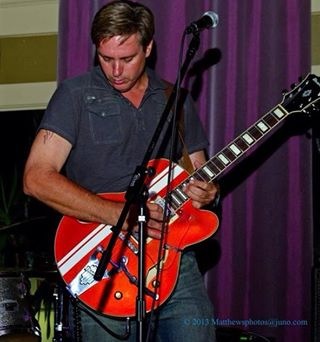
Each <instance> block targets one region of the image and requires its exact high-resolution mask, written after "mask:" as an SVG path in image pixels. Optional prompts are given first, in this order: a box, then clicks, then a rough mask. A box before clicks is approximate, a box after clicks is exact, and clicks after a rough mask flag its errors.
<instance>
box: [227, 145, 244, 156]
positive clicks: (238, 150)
mask: <svg viewBox="0 0 320 342" xmlns="http://www.w3.org/2000/svg"><path fill="white" fill-rule="evenodd" d="M229 148H230V150H231V151H232V152H233V153H234V154H235V155H236V156H239V155H240V154H241V153H242V151H241V150H240V149H239V148H238V147H237V145H236V144H230V146H229Z"/></svg>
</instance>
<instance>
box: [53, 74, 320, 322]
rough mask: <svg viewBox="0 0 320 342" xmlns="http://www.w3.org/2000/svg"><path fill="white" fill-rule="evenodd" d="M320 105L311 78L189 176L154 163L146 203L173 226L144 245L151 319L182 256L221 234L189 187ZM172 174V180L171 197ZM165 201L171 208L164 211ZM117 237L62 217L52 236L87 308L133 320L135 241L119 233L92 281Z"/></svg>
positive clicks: (317, 82) (119, 197)
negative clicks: (157, 207) (98, 272)
mask: <svg viewBox="0 0 320 342" xmlns="http://www.w3.org/2000/svg"><path fill="white" fill-rule="evenodd" d="M319 102H320V77H317V76H315V75H312V74H309V75H308V76H307V77H306V78H305V79H304V80H303V81H302V82H301V83H300V84H298V85H297V86H296V87H295V88H294V89H293V90H292V91H290V92H288V93H286V94H285V95H284V96H283V99H282V102H281V103H280V104H278V105H277V106H276V107H274V108H273V109H272V110H271V111H270V112H268V113H267V114H265V115H264V116H263V117H262V118H260V119H259V120H258V121H257V122H256V123H255V124H253V125H252V126H251V127H249V128H248V129H247V130H246V131H244V132H243V133H242V134H240V135H239V136H238V137H237V138H236V139H235V140H233V141H232V142H231V143H230V144H228V145H227V146H226V147H225V148H224V149H222V150H221V151H220V152H218V153H217V154H216V155H215V156H213V157H212V158H211V159H209V160H208V161H207V162H206V163H205V164H204V165H203V166H202V167H201V168H200V169H197V170H196V171H195V172H193V173H192V174H189V173H187V172H186V171H185V170H184V169H183V168H182V167H180V166H179V165H177V164H174V165H173V166H172V168H170V169H169V162H168V161H167V160H166V159H156V160H152V161H150V162H149V165H148V166H150V167H153V168H154V170H155V175H154V176H152V177H149V178H147V180H146V182H145V183H146V185H147V187H148V190H149V195H150V196H149V200H151V201H155V202H156V203H158V204H159V205H160V206H162V207H163V208H164V207H165V208H166V209H167V210H168V211H169V224H168V227H167V229H166V232H165V233H164V239H163V244H161V246H160V245H159V244H160V241H159V240H156V239H152V238H147V241H146V244H145V253H146V255H145V292H144V293H145V303H146V311H147V312H149V311H150V310H151V309H152V308H153V307H155V308H157V307H159V306H160V305H161V304H163V303H164V302H165V301H166V300H167V299H168V297H169V296H170V294H171V293H172V291H173V290H174V287H175V284H176V281H177V277H178V272H179V267H180V258H181V252H182V250H184V249H185V248H186V247H188V246H190V245H193V244H197V243H199V242H201V241H203V240H205V239H207V238H209V237H210V236H211V235H213V234H214V233H215V232H216V230H217V228H218V223H219V221H218V218H217V216H216V215H215V214H214V213H212V212H210V211H206V210H199V209H195V208H194V207H193V206H192V204H191V200H190V199H189V198H188V196H187V195H186V194H185V193H184V185H185V184H187V183H188V182H189V181H190V179H192V178H196V179H201V180H205V181H207V182H212V181H214V180H215V179H216V178H217V177H218V176H219V175H220V174H221V173H222V172H224V171H225V170H226V169H227V168H228V167H229V166H230V165H232V164H233V163H234V162H235V161H236V160H238V158H240V157H241V156H243V155H244V154H245V153H246V152H247V151H248V150H249V149H250V148H251V147H252V146H254V145H255V143H256V142H258V141H260V140H261V139H262V138H263V137H265V136H266V135H267V134H269V133H270V132H271V131H272V130H273V129H274V128H276V127H277V126H278V125H279V124H280V123H281V122H282V121H283V120H284V119H285V118H286V117H287V116H288V115H290V114H293V113H297V112H299V113H308V114H310V112H312V111H316V110H318V108H317V105H319ZM168 170H170V171H168ZM169 172H170V173H171V176H170V182H169V184H170V190H169V191H168V190H167V189H168V188H167V181H168V177H169ZM124 195H125V194H124V193H109V194H101V195H100V196H102V197H103V198H106V199H110V200H114V201H119V202H123V201H124ZM165 202H167V203H168V206H165V205H164V203H165ZM112 234H113V231H112V226H110V225H106V224H99V223H94V222H82V221H79V220H77V219H76V218H73V217H68V216H64V217H63V218H62V219H61V221H60V224H59V226H58V229H57V233H56V237H55V246H54V247H55V248H54V249H55V260H56V263H57V267H58V270H59V272H60V274H61V276H62V278H63V280H64V282H65V283H66V286H67V288H68V290H69V291H70V293H71V294H72V295H73V296H75V297H77V298H78V299H79V300H80V301H81V302H82V303H84V304H85V305H86V306H88V307H90V308H91V309H93V310H96V311H98V312H100V313H103V314H105V315H109V316H113V317H131V316H134V315H135V313H136V310H135V306H136V296H137V289H138V288H137V284H138V247H139V245H138V240H137V239H136V237H135V236H134V235H133V234H129V233H128V232H125V231H121V232H120V234H119V236H118V237H117V242H116V244H115V246H114V249H113V253H112V255H111V259H110V261H109V264H108V265H107V267H106V270H105V272H104V274H103V277H102V279H101V281H95V280H94V278H93V276H94V274H95V271H96V269H97V266H98V264H99V260H100V257H101V253H102V251H103V250H104V249H105V248H106V247H107V246H108V243H109V241H110V239H111V236H112ZM159 247H160V251H161V253H160V256H161V257H160V258H158V254H159ZM158 269H159V272H157V270H158ZM157 273H158V276H157Z"/></svg>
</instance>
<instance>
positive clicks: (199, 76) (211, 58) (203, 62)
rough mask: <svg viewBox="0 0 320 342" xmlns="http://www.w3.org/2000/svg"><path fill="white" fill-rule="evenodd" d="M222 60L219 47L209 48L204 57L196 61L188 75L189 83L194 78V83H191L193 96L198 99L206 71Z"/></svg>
mask: <svg viewBox="0 0 320 342" xmlns="http://www.w3.org/2000/svg"><path fill="white" fill-rule="evenodd" d="M220 60H221V51H220V50H219V49H216V48H214V49H208V50H207V51H206V52H205V53H204V55H203V57H202V58H200V59H199V60H197V61H195V62H194V63H193V64H192V65H191V67H190V69H189V71H188V73H187V76H186V81H187V83H188V84H189V83H191V79H192V78H194V80H193V82H192V84H190V89H189V90H190V93H191V96H192V98H193V99H194V100H195V101H196V100H197V99H198V98H199V96H200V94H201V91H202V89H203V75H204V73H205V72H208V70H209V69H210V68H211V67H213V66H214V65H216V64H218V63H219V61H220Z"/></svg>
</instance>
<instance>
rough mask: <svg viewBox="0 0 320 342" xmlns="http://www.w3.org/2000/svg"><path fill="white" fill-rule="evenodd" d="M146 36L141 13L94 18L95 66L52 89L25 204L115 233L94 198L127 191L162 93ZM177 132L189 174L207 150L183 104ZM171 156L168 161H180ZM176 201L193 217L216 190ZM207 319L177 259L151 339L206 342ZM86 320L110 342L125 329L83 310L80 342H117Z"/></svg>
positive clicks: (194, 183)
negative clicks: (188, 204) (185, 202)
mask: <svg viewBox="0 0 320 342" xmlns="http://www.w3.org/2000/svg"><path fill="white" fill-rule="evenodd" d="M153 34H154V21H153V14H152V13H151V11H150V10H149V9H148V8H146V7H145V6H143V5H141V4H138V3H135V2H131V1H114V2H110V3H109V4H107V5H105V6H104V7H102V8H101V9H100V11H99V12H98V13H97V14H96V16H95V18H94V21H93V24H92V31H91V37H92V40H93V43H94V44H95V46H96V52H97V58H98V62H99V66H97V67H95V68H93V70H92V71H91V72H89V73H86V74H84V75H81V76H79V77H76V78H74V79H71V80H66V81H65V82H62V84H61V85H60V86H59V87H58V89H57V90H56V92H55V94H54V95H53V97H52V99H51V101H50V103H49V105H48V108H47V110H46V113H45V115H44V118H43V120H42V122H41V124H40V128H39V131H38V134H37V136H36V138H35V141H34V143H33V146H32V148H31V151H30V155H29V158H28V160H27V163H26V166H25V173H24V190H25V193H26V194H28V195H31V196H33V197H35V198H37V199H38V200H40V201H42V202H44V203H46V204H47V205H49V206H50V207H52V208H54V209H55V210H57V211H58V212H60V213H61V214H63V215H68V216H72V217H75V218H77V219H79V220H81V221H89V222H100V223H104V224H109V225H116V223H117V221H118V218H119V215H120V213H121V210H122V209H123V203H121V202H120V203H119V202H115V201H113V200H110V199H105V198H102V197H100V196H98V195H97V194H98V193H106V192H107V193H110V192H122V191H125V190H126V189H127V187H128V185H129V182H130V180H131V178H132V175H133V173H134V170H135V168H136V166H137V165H139V164H140V163H141V161H142V159H143V156H144V153H145V151H146V149H147V146H148V144H149V142H150V139H151V137H152V135H153V133H154V130H155V128H156V125H157V122H158V121H159V118H160V116H161V113H162V112H163V110H164V108H165V105H166V101H167V95H166V89H167V87H168V86H167V83H164V82H163V81H162V80H161V79H160V78H158V76H156V75H155V73H154V72H152V71H151V70H149V69H148V68H146V59H147V58H148V57H149V55H150V53H151V49H152V44H153ZM184 126H185V129H184V136H185V144H186V146H187V149H188V152H189V155H190V159H191V162H192V164H193V166H194V167H195V168H198V167H199V166H200V165H201V164H203V163H204V162H205V148H206V147H207V140H206V138H205V136H204V133H203V130H202V128H201V125H200V122H199V119H198V118H197V116H196V114H195V112H194V108H193V106H192V102H191V100H190V98H189V97H188V98H187V100H186V102H185V104H184ZM163 137H165V139H163V141H160V142H158V143H157V144H156V146H155V151H154V154H153V158H160V157H164V158H169V156H170V139H169V138H168V136H167V135H166V134H162V138H163ZM160 140H161V139H160ZM179 146H180V145H179ZM177 149H178V151H175V155H174V160H175V161H178V159H179V158H180V157H181V154H182V152H181V148H177ZM64 167H65V174H64V172H62V169H63V168H64ZM184 192H185V194H186V195H187V196H189V197H190V199H191V200H192V205H193V206H194V207H195V208H201V207H204V206H207V205H210V203H212V201H213V200H214V199H215V196H216V193H217V188H216V186H215V185H214V184H212V183H206V182H204V181H200V180H196V179H193V180H191V181H190V183H189V184H188V185H186V187H185V189H184ZM147 210H148V220H147V234H148V236H149V237H151V238H154V239H160V238H161V230H162V226H163V222H162V221H163V210H162V208H161V207H160V206H159V205H158V204H157V203H155V202H154V201H148V202H147ZM127 221H128V220H127ZM126 223H128V222H126ZM126 228H127V224H125V225H124V227H123V229H126ZM169 229H170V227H169ZM73 233H74V232H72V230H71V229H70V234H73ZM92 315H94V318H95V319H93V318H92V317H91V316H92ZM212 317H213V312H212V307H211V304H210V301H209V299H208V297H207V294H206V291H205V288H204V284H203V280H202V277H201V275H200V273H199V270H198V268H197V264H196V259H195V256H194V253H193V252H192V251H188V252H185V253H183V256H182V261H181V267H180V272H179V278H178V281H177V285H176V287H175V290H174V291H173V294H172V295H171V296H170V298H169V299H168V300H167V301H166V302H165V303H164V304H163V305H162V306H160V308H159V309H158V310H157V311H156V315H155V316H154V318H153V320H152V328H153V330H152V332H153V334H154V335H153V337H154V339H155V340H157V341H166V342H167V341H181V340H182V341H194V340H195V339H197V340H199V341H214V339H215V335H214V327H213V325H212V324H211V322H212ZM199 319H207V322H210V323H209V324H205V325H202V326H197V327H195V326H194V325H193V324H192V320H199ZM96 320H98V321H99V322H102V323H103V324H104V325H105V326H107V327H108V328H109V329H111V330H112V331H113V332H115V333H116V334H118V335H121V334H123V333H124V331H125V327H126V324H127V321H126V320H125V319H119V318H117V319H115V318H113V317H109V316H108V317H106V316H104V315H100V313H99V312H97V313H93V310H91V315H88V314H86V313H83V312H82V317H81V323H82V336H83V340H84V341H103V340H105V341H113V340H118V339H117V338H116V337H113V336H111V335H110V334H109V332H108V331H107V330H106V329H104V328H103V327H101V326H100V325H98V324H97V323H96ZM131 321H132V322H130V323H129V324H130V325H131V334H130V336H129V340H132V341H135V339H136V332H135V329H136V327H135V324H134V319H132V320H131ZM151 336H152V335H151Z"/></svg>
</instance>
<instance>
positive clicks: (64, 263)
mask: <svg viewBox="0 0 320 342" xmlns="http://www.w3.org/2000/svg"><path fill="white" fill-rule="evenodd" d="M111 228H112V226H111V225H105V224H100V225H99V226H98V227H97V228H95V229H94V230H93V231H92V232H91V233H90V234H89V235H88V236H87V237H86V238H85V239H84V240H82V241H80V243H78V244H77V245H76V246H75V247H73V248H72V250H71V251H70V252H69V253H68V254H67V255H66V256H65V257H63V258H62V259H61V260H60V261H59V262H58V268H59V271H60V273H61V275H62V276H63V275H65V274H66V273H67V272H69V271H70V270H71V269H72V267H74V266H75V265H76V264H77V263H78V262H79V261H80V260H81V259H82V258H83V257H84V256H85V255H86V254H88V253H89V252H90V251H91V250H92V249H93V248H95V247H96V246H97V245H98V244H99V243H100V242H101V241H102V240H103V239H105V238H106V237H107V236H108V235H109V234H111V233H112V232H111Z"/></svg>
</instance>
